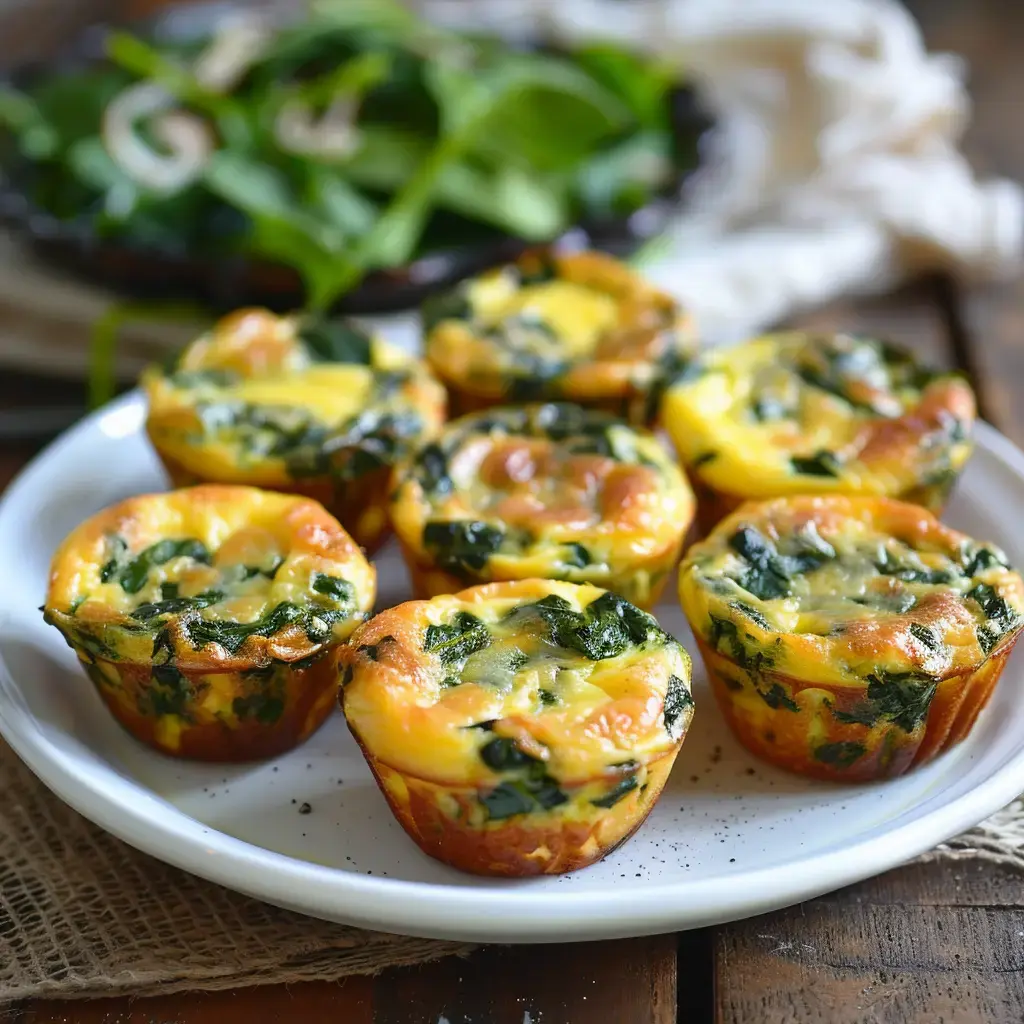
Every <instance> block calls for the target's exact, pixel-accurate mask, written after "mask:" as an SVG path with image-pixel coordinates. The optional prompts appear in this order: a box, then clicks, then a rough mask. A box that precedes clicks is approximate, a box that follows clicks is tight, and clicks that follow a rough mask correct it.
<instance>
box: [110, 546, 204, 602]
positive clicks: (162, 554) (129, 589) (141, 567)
mask: <svg viewBox="0 0 1024 1024" xmlns="http://www.w3.org/2000/svg"><path fill="white" fill-rule="evenodd" d="M172 558H191V559H193V560H194V561H196V562H202V563H203V564H205V565H209V564H210V553H209V551H207V550H206V545H205V544H203V543H202V542H201V541H198V540H194V539H186V540H170V539H165V540H159V541H157V542H156V543H155V544H152V545H150V546H149V547H148V548H146V549H145V550H144V551H142V552H140V553H139V554H138V555H136V556H135V558H133V559H132V560H131V561H130V562H128V563H127V564H126V565H125V566H124V567H123V568H122V569H121V570H120V572H119V574H118V577H117V579H118V582H119V583H120V584H121V589H122V590H124V591H125V593H127V594H137V593H138V592H139V591H140V590H141V589H142V588H143V587H144V586H145V585H146V580H147V579H149V573H150V570H151V569H152V568H153V567H154V566H157V565H164V564H165V563H167V562H169V561H170V560H171V559H172ZM108 565H109V563H108ZM106 568H107V566H104V570H106ZM102 574H103V570H101V578H102Z"/></svg>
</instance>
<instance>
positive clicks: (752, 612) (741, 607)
mask: <svg viewBox="0 0 1024 1024" xmlns="http://www.w3.org/2000/svg"><path fill="white" fill-rule="evenodd" d="M729 607H730V608H735V609H736V610H737V611H738V612H741V613H742V614H743V615H746V617H747V618H748V619H750V620H751V621H753V622H756V623H757V625H759V626H760V627H761V628H762V629H763V630H765V631H766V632H771V631H772V625H771V623H770V622H769V621H768V620H767V619H766V618H765V617H764V616H763V615H762V614H761V613H760V612H759V611H758V610H757V609H756V608H753V607H751V606H750V605H749V604H745V603H744V602H743V601H730V602H729Z"/></svg>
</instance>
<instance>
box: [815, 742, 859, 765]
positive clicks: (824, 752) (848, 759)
mask: <svg viewBox="0 0 1024 1024" xmlns="http://www.w3.org/2000/svg"><path fill="white" fill-rule="evenodd" d="M866 753H867V749H866V748H865V746H864V744H863V743H855V742H852V741H850V740H841V741H839V742H838V743H823V744H822V745H821V746H819V747H815V748H814V759H815V760H816V761H821V763H822V764H829V765H832V767H833V768H849V767H850V766H851V765H852V764H853V763H854V762H855V761H857V760H858V759H859V758H861V757H863V756H864V755H865V754H866Z"/></svg>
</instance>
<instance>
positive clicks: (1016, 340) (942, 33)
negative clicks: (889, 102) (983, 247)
mask: <svg viewBox="0 0 1024 1024" xmlns="http://www.w3.org/2000/svg"><path fill="white" fill-rule="evenodd" d="M908 6H909V7H910V8H911V10H912V11H913V12H914V13H915V14H916V15H917V17H918V19H919V20H920V22H921V27H922V30H923V32H924V37H925V41H926V42H927V44H928V46H929V47H930V48H931V49H934V50H948V51H952V52H955V53H957V54H958V55H960V56H961V57H962V58H963V59H964V61H965V64H966V69H967V83H968V87H969V90H970V94H971V98H972V100H973V107H974V109H973V115H972V119H971V123H970V126H969V127H968V129H967V132H966V135H965V137H964V151H965V153H966V155H967V157H968V158H969V159H970V161H971V163H972V165H973V166H974V167H975V169H976V170H977V171H978V173H979V174H980V175H982V176H984V177H1006V178H1011V179H1014V180H1016V181H1018V182H1020V181H1024V131H1021V114H1020V111H1021V107H1020V102H1021V96H1022V95H1024V60H1022V53H1024V5H1022V4H1020V3H1019V2H1018V0H972V2H971V3H967V2H965V0H910V2H909V4H908ZM1010 227H1011V228H1012V226H1010ZM958 306H959V308H958V310H957V317H958V319H959V321H960V324H961V328H962V331H963V333H964V335H965V336H966V337H967V338H968V339H969V353H968V356H967V360H968V362H969V363H970V368H971V369H972V370H973V372H974V377H975V384H976V386H977V388H978V390H979V392H980V396H981V399H982V407H983V409H984V411H985V414H986V416H987V417H988V418H989V419H991V420H993V422H995V424H996V425H997V426H999V427H1000V429H1001V430H1003V431H1004V432H1005V433H1007V434H1008V435H1009V436H1010V437H1011V438H1013V440H1015V441H1016V442H1017V443H1018V444H1024V403H1022V401H1021V398H1022V387H1024V277H1022V276H1020V275H1018V276H1017V277H1016V278H1015V279H1014V280H1012V281H1009V282H1006V283H1004V284H998V285H989V286H986V287H974V288H970V287H968V288H964V289H963V290H962V294H961V295H960V296H959V298H958Z"/></svg>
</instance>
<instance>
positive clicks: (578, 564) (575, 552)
mask: <svg viewBox="0 0 1024 1024" xmlns="http://www.w3.org/2000/svg"><path fill="white" fill-rule="evenodd" d="M562 547H563V549H564V551H565V554H563V555H562V556H561V559H560V560H561V562H562V564H563V565H567V566H569V567H570V568H573V569H585V568H586V567H587V566H588V565H590V564H591V558H590V552H589V551H588V550H587V549H586V548H585V547H584V546H583V545H582V544H564V545H562Z"/></svg>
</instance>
